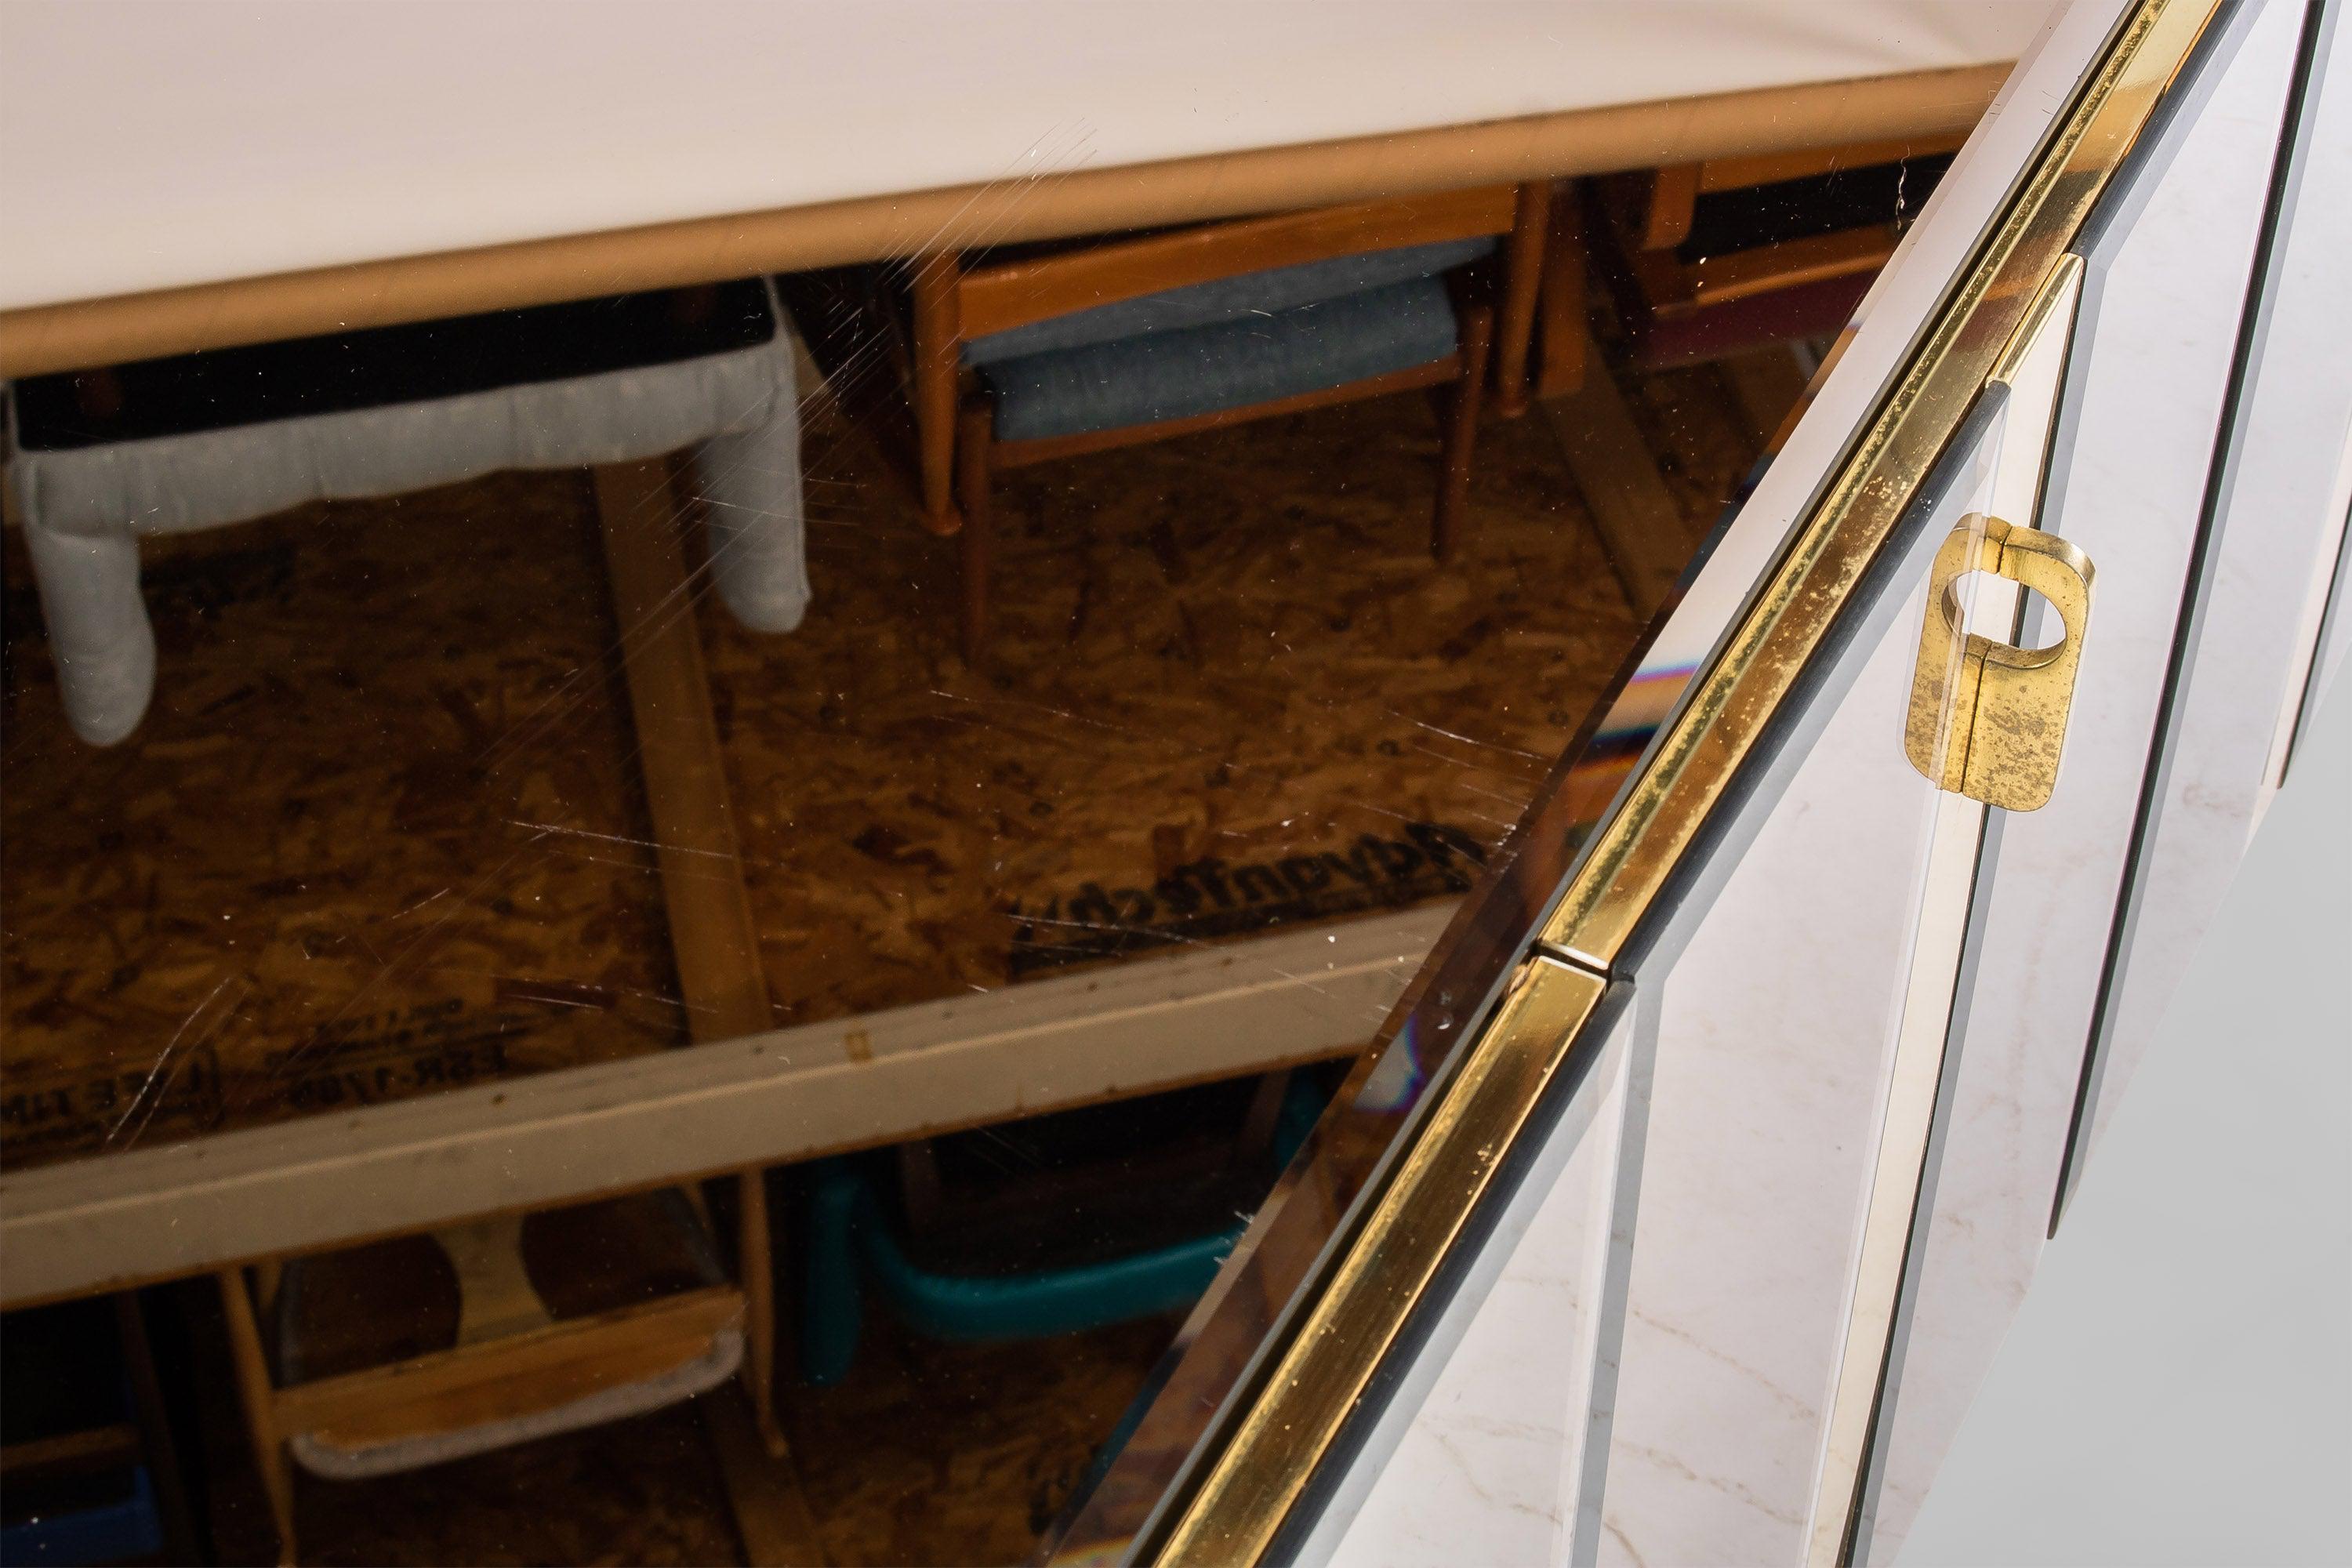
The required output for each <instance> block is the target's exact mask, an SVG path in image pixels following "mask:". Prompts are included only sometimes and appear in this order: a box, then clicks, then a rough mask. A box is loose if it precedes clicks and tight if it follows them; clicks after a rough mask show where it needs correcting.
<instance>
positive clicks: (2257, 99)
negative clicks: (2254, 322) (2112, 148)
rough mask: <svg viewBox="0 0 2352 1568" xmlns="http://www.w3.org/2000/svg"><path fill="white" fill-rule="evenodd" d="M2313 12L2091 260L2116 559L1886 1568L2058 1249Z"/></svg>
mask: <svg viewBox="0 0 2352 1568" xmlns="http://www.w3.org/2000/svg"><path fill="white" fill-rule="evenodd" d="M2301 20H2302V17H2301V14H2300V8H2299V7H2298V6H2295V5H2291V4H2273V5H2268V6H2262V7H2254V8H2250V10H2249V12H2248V13H2247V14H2245V15H2243V16H2241V17H2239V18H2237V19H2236V22H2237V25H2238V26H2241V27H2242V28H2243V32H2242V35H2241V36H2239V37H2236V38H2233V39H2231V40H2229V43H2231V44H2233V45H2234V46H2235V47H2234V48H2233V50H2232V52H2231V53H2230V54H2229V56H2228V58H2226V60H2217V62H2216V64H2217V66H2221V67H2223V68H2222V69H2221V70H2220V71H2219V72H2218V73H2217V79H2216V80H2215V81H2214V82H2213V83H2212V85H2211V88H2210V97H2208V98H2207V99H2206V100H2205V101H2204V102H2203V104H2202V105H2201V106H2200V111H2199V112H2198V113H2196V114H2195V115H2193V116H2189V117H2184V118H2183V120H2182V121H2179V122H2176V123H2175V125H2174V126H2173V127H2172V128H2171V133H2170V136H2171V140H2172V141H2173V143H2174V144H2173V145H2172V146H2170V147H2168V148H2162V149H2159V150H2158V154H2157V156H2156V157H2155V158H2154V159H2153V160H2152V161H2151V163H2150V164H2149V166H2147V167H2146V168H2145V169H2143V171H2142V173H2141V175H2140V177H2141V178H2142V179H2144V180H2147V182H2148V185H2149V188H2148V189H2147V191H2146V192H2145V193H2135V196H2136V197H2137V198H2139V199H2138V200H2137V201H2135V202H2134V203H2132V204H2131V205H2136V206H2137V211H2136V212H2132V213H2130V221H2129V222H2128V223H2127V224H2126V225H2125V226H2121V227H2117V228H2111V229H2109V230H2108V231H2107V232H2105V234H2103V235H2102V236H2100V237H2099V238H2098V240H2097V241H2096V242H2095V244H2094V245H2092V246H2089V247H2085V249H2086V255H2085V260H2086V262H2087V263H2088V266H2087V268H2086V284H2085V289H2084V303H2083V309H2082V314H2081V320H2080V321H2079V323H2078V326H2077V330H2076V337H2075V347H2074V364H2073V374H2071V375H2070V377H2069V383H2070V384H2069V386H2068V390H2067V395H2066V397H2065V401H2064V404H2063V410H2062V415H2061V422H2060V427H2059V440H2058V450H2057V452H2056V453H2055V455H2054V457H2053V463H2052V471H2051V476H2050V491H2049V493H2048V496H2047V498H2046V500H2045V502H2044V506H2043V513H2042V519H2041V526H2042V528H2043V529H2045V530H2047V531H2053V532H2056V533H2059V534H2061V535H2063V537H2064V538H2065V539H2067V540H2068V541H2070V542H2073V543H2074V544H2075V545H2076V546H2077V547H2079V548H2081V549H2082V550H2084V552H2087V553H2088V554H2089V556H2090V557H2091V559H2092V561H2093V562H2094V563H2095V565H2096V567H2097V572H2098V575H2097V579H2096V583H2095V599H2094V608H2093V611H2092V616H2091V625H2090V628H2089V631H2088V634H2087V636H2086V637H2084V651H2083V662H2082V669H2081V674H2080V677H2079V678H2078V684H2077V686H2076V690H2075V696H2074V715H2073V719H2072V721H2071V723H2070V725H2069V727H2068V731H2067V737H2066V751H2065V758H2064V763H2063V769H2062V772H2061V773H2060V776H2059V784H2058V788H2057V790H2056V792H2055V793H2054V794H2053V795H2052V797H2051V800H2050V804H2049V805H2047V806H2045V807H2043V808H2042V810H2040V811H2036V812H2031V813H2022V814H2011V813H2001V814H1997V816H1996V822H1995V833H1996V836H1997V844H1996V846H1995V847H1994V848H1992V849H1991V850H1990V852H1989V853H1988V855H1987V857H1986V860H1987V865H1988V867H1989V869H1990V876H1989V877H1984V878H1981V879H1980V882H1979V889H1978V893H1977V901H1978V922H1977V923H1978V930H1979V942H1978V947H1977V954H1976V963H1975V966H1974V968H1975V983H1974V985H1973V987H1972V989H1971V992H1970V994H1969V996H1968V997H1967V998H1966V1006H1965V1009H1964V1011H1963V1013H1962V1015H1961V1016H1962V1018H1963V1019H1964V1026H1963V1027H1962V1028H1961V1030H1960V1031H1959V1032H1958V1034H1957V1036H1956V1039H1955V1047H1956V1049H1955V1050H1954V1052H1953V1054H1952V1056H1951V1058H1950V1065H1949V1066H1948V1068H1947V1070H1948V1071H1953V1070H1957V1072H1958V1081H1957V1084H1956V1085H1955V1089H1954V1102H1953V1110H1952V1113H1951V1118H1950V1122H1949V1127H1948V1134H1947V1137H1946V1141H1945V1143H1944V1147H1943V1152H1942V1157H1941V1160H1940V1162H1939V1168H1938V1171H1937V1185H1936V1189H1935V1205H1934V1210H1933V1215H1932V1219H1931V1221H1930V1224H1929V1226H1928V1229H1927V1233H1926V1234H1927V1252H1926V1257H1925V1259H1924V1262H1923V1264H1922V1266H1921V1272H1920V1278H1919V1285H1918V1289H1917V1304H1916V1309H1915V1310H1914V1312H1913V1315H1912V1317H1911V1320H1910V1325H1909V1331H1908V1335H1907V1342H1906V1348H1905V1352H1904V1362H1903V1375H1902V1378H1901V1381H1900V1384H1899V1387H1898V1388H1897V1389H1896V1390H1895V1399H1894V1408H1893V1417H1892V1420H1891V1422H1889V1421H1888V1420H1887V1418H1886V1416H1885V1415H1882V1416H1881V1423H1882V1426H1881V1436H1880V1444H1881V1447H1882V1450H1883V1467H1884V1468H1883V1472H1882V1474H1883V1479H1882V1480H1881V1481H1880V1483H1879V1484H1878V1486H1877V1487H1876V1488H1875V1489H1874V1490H1875V1496H1874V1499H1873V1501H1872V1505H1871V1510H1872V1521H1873V1522H1872V1525H1871V1530H1870V1534H1869V1542H1870V1551H1869V1560H1870V1561H1873V1562H1880V1563H1884V1562H1891V1561H1893V1560H1894V1558H1895V1552H1896V1551H1897V1549H1898V1548H1899V1545H1900V1542H1901V1538H1902V1533H1903V1531H1904V1530H1905V1529H1906V1528H1907V1526H1908V1524H1909V1522H1910V1520H1911V1518H1912V1516H1913V1515H1914V1513H1915V1512H1916V1510H1917V1507H1918V1504H1919V1501H1920V1499H1921V1498H1922V1497H1923V1496H1924V1494H1925V1491H1926V1488H1927V1483H1928V1481H1929V1480H1930V1479H1932V1477H1933V1475H1934V1473H1935V1468H1936V1466H1937V1463H1938V1462H1939V1461H1940V1459H1941V1458H1942V1456H1943V1452H1944V1449H1945V1447H1947V1446H1948V1444H1949V1442H1950V1440H1951V1436H1952V1434H1953V1433H1954V1432H1955V1431H1956V1430H1957V1429H1958V1425H1959V1420H1960V1417H1961V1415H1963V1414H1964V1413H1965V1411H1966V1409H1967V1407H1968V1402H1969V1399H1970V1397H1972V1395H1973V1394H1974V1392H1975V1390H1976V1387H1977V1385H1978V1384H1979V1382H1980V1381H1981V1379H1982V1377H1983V1374H1984V1372H1985V1370H1986V1369H1987V1368H1988V1367H1990V1364H1991V1362H1992V1357H1993V1353H1994V1352H1995V1351H1996V1349H1997V1348H1998V1347H1999V1345H2000V1339H2001V1336H2002V1335H2003V1334H2004V1333H2005V1332H2006V1331H2007V1330H2008V1327H2009V1323H2010V1321H2011V1318H2012V1317H2013V1316H2014V1315H2015V1313H2016V1310H2017V1308H2018V1306H2019V1304H2020V1303H2021V1301H2022V1300H2024V1295H2025V1289H2026V1285H2027V1282H2028V1280H2029V1279H2031V1278H2032V1272H2033V1267H2034V1264H2035V1262H2036V1260H2037V1259H2038V1258H2040V1256H2041V1252H2042V1245H2043V1238H2044V1236H2045V1234H2046V1230H2047V1226H2048V1222H2049V1218H2050V1209H2051V1203H2052V1199H2053V1194H2054V1193H2055V1191H2056V1187H2057V1181H2058V1172H2059V1166H2060V1163H2061V1158H2062V1155H2063V1151H2064V1148H2065V1142H2066V1132H2067V1128H2068V1125H2069V1123H2070V1121H2071V1120H2072V1118H2073V1114H2074V1100H2075V1089H2076V1085H2077V1082H2078V1080H2079V1079H2080V1076H2081V1068H2082V1063H2083V1055H2084V1047H2085V1043H2086V1042H2087V1040H2088V1039H2089V1037H2090V1033H2091V1027H2092V1021H2093V1015H2094V1010H2095V1005H2096V1003H2097V998H2098V994H2099V987H2100V979H2101V975H2102V973H2103V972H2104V969H2105V956H2106V945H2107V937H2108V932H2109V931H2110V929H2111V927H2112V924H2113V921H2114V915H2115V904H2116V892H2117V889H2119V888H2120V887H2121V886H2122V883H2123V878H2124V871H2125V867H2126V863H2127V859H2128V855H2129V851H2130V847H2131V843H2132V837H2133V835H2132V828H2133V824H2134V821H2135V818H2136V816H2137V803H2138V799H2139V794H2140V788H2141V784H2142V781H2143V779H2144V778H2145V776H2146V773H2147V763H2148V751H2149V745H2150V741H2151V738H2152V736H2153V735H2154V733H2155V726H2156V715H2157V711H2158V705H2159V702H2160V700H2161V697H2162V692H2163V687H2164V672H2165V669H2166V667H2167V664H2168V659H2169V658H2170V655H2171V651H2172V643H2173V636H2174V631H2175V628H2176V626H2177V625H2178V623H2179V615H2180V606H2181V597H2182V590H2183V587H2184V584H2185V583H2186V580H2187V574H2188V569H2189V557H2190V552H2191V545H2192V543H2193V541H2194V539H2195V536H2196V533H2197V529H2198V523H2199V519H2200V514H2201V513H2202V511H2203V502H2204V497H2205V492H2206V477H2207V473H2208V470H2209V469H2210V466H2211V463H2212V458H2213V452H2214V447H2215V440H2216V436H2217V433H2218V432H2219V430H2220V429H2221V423H2222V417H2223V414H2224V408H2223V405H2224V401H2225V397H2226V395H2227V391H2228V386H2229V382H2230V366H2231V359H2232V357H2233V355H2234V353H2235V352H2236V348H2237V343H2238V338H2239V328H2240V323H2241V318H2242V314H2243V311H2244V308H2245V300H2246V294H2247V289H2248V285H2249V281H2250V274H2251V270H2252V262H2253V254H2254V247H2255V238H2256V236H2257V234H2258V232H2259V230H2260V228H2261V218H2262V209H2263V200H2264V197H2265V195H2266V192H2267V190H2268V187H2269V184H2270V171H2271V164H2272V162H2273V153H2274V151H2275V149H2276V146H2277V140H2278V125H2279V120H2280V116H2281V113H2282V110H2283V108H2284V101H2285V98H2286V90H2287V85H2288V79H2289V78H2290V76H2291V75H2292V68H2293V65H2294V55H2295V46H2296V41H2297V38H2298V36H2299V34H2300V32H2301V26H2300V24H2301ZM2142 204H2144V205H2142ZM2127 210H2128V209H2127ZM2027 640H2028V641H2029V642H2030V643H2038V642H2042V641H2047V640H2050V639H2049V638H2048V637H2032V636H2029V637H2028V639H2027Z"/></svg>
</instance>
